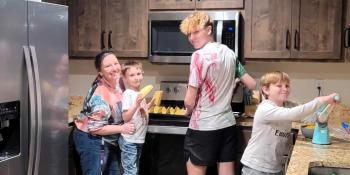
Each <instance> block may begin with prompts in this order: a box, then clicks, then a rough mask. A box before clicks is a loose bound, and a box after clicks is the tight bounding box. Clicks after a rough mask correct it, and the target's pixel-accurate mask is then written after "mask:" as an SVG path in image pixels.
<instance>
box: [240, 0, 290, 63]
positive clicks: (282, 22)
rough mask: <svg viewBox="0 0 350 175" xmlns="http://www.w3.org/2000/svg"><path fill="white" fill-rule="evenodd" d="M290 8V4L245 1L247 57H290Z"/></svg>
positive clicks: (287, 1)
mask: <svg viewBox="0 0 350 175" xmlns="http://www.w3.org/2000/svg"><path fill="white" fill-rule="evenodd" d="M291 5H292V3H291V0H246V1H245V41H244V42H245V43H244V54H245V57H247V58H289V57H290V47H291V45H290V39H291V31H290V29H291Z"/></svg>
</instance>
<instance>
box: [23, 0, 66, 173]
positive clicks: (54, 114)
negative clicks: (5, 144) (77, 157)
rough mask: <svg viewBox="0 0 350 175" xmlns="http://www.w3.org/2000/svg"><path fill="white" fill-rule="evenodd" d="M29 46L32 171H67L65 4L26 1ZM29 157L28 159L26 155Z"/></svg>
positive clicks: (30, 163)
mask: <svg viewBox="0 0 350 175" xmlns="http://www.w3.org/2000/svg"><path fill="white" fill-rule="evenodd" d="M28 27H29V46H30V47H29V48H30V53H31V56H32V63H33V69H34V71H33V74H34V77H35V84H36V87H35V88H36V99H37V105H36V106H37V109H36V110H37V116H36V117H37V118H36V121H37V128H36V131H37V135H36V141H35V142H36V143H35V148H34V152H35V159H33V162H29V165H30V166H31V165H32V167H33V168H32V169H31V171H32V173H30V172H29V173H28V174H34V175H37V174H40V175H47V174H50V175H66V174H68V8H67V7H66V6H61V5H56V4H50V3H42V2H31V1H29V2H28ZM29 160H31V159H29Z"/></svg>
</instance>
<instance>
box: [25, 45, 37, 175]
mask: <svg viewBox="0 0 350 175" xmlns="http://www.w3.org/2000/svg"><path fill="white" fill-rule="evenodd" d="M23 53H24V59H25V63H26V68H27V76H28V85H29V117H30V126H29V133H30V139H29V160H28V165H27V166H28V167H27V168H28V171H27V174H28V175H32V174H33V168H34V161H35V143H36V135H35V131H36V120H35V119H36V117H35V114H36V111H35V109H36V108H35V101H36V100H35V89H34V77H33V67H32V61H31V58H30V52H29V48H28V46H23Z"/></svg>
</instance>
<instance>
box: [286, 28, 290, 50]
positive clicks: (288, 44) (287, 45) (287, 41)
mask: <svg viewBox="0 0 350 175" xmlns="http://www.w3.org/2000/svg"><path fill="white" fill-rule="evenodd" d="M286 49H288V50H289V49H290V32H289V30H287V35H286Z"/></svg>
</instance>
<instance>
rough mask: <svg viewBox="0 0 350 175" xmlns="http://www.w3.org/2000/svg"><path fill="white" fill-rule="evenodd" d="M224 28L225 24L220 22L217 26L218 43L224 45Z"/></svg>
mask: <svg viewBox="0 0 350 175" xmlns="http://www.w3.org/2000/svg"><path fill="white" fill-rule="evenodd" d="M223 27H224V22H223V21H222V20H219V21H218V23H217V25H216V42H218V43H222V30H223Z"/></svg>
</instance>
